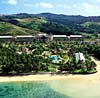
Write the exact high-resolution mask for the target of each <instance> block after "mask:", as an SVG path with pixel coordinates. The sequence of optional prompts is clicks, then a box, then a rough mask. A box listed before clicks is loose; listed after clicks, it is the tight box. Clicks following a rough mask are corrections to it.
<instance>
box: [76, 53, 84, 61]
mask: <svg viewBox="0 0 100 98" xmlns="http://www.w3.org/2000/svg"><path fill="white" fill-rule="evenodd" d="M75 58H76V62H78V61H79V60H81V61H83V62H85V58H84V55H83V53H80V52H78V53H75Z"/></svg>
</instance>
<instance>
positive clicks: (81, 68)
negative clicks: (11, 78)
mask: <svg viewBox="0 0 100 98" xmlns="http://www.w3.org/2000/svg"><path fill="white" fill-rule="evenodd" d="M97 47H98V48H97ZM97 47H96V46H95V47H94V45H93V44H91V45H90V46H89V45H88V44H83V43H78V44H77V43H74V44H73V43H70V45H69V43H66V46H65V45H64V44H63V43H59V44H57V43H53V42H50V43H49V44H46V43H44V42H43V43H40V42H39V43H38V42H34V43H33V44H24V45H23V44H18V43H10V44H8V43H1V44H0V74H2V75H8V74H22V73H30V72H31V73H33V72H41V71H42V72H56V71H57V70H60V71H67V72H69V73H81V74H86V73H94V72H96V64H95V63H94V62H93V61H92V60H91V58H90V56H89V54H95V56H96V57H98V56H99V54H97V53H100V47H99V46H97ZM90 49H91V52H90ZM19 52H21V53H19ZM76 52H82V53H83V54H84V56H85V62H83V61H80V60H79V61H78V62H76V60H75V53H76ZM51 55H57V56H60V57H61V58H62V59H61V61H59V62H58V63H54V62H53V59H51V58H50V56H51Z"/></svg>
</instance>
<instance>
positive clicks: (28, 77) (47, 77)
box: [0, 57, 100, 82]
mask: <svg viewBox="0 0 100 98" xmlns="http://www.w3.org/2000/svg"><path fill="white" fill-rule="evenodd" d="M92 60H93V61H94V62H95V63H96V64H97V71H98V72H97V73H95V74H88V75H72V74H64V75H61V74H59V75H55V74H54V75H52V74H36V75H24V76H5V77H4V76H0V82H22V81H48V80H62V79H64V80H67V79H75V80H76V79H79V80H86V81H93V82H99V81H100V77H99V76H100V61H98V60H96V59H94V58H93V57H92Z"/></svg>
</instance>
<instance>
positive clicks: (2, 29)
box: [0, 22, 38, 35]
mask: <svg viewBox="0 0 100 98" xmlns="http://www.w3.org/2000/svg"><path fill="white" fill-rule="evenodd" d="M36 33H38V32H37V31H34V30H30V29H26V28H22V27H19V26H16V25H13V24H11V23H7V22H0V35H30V34H36Z"/></svg>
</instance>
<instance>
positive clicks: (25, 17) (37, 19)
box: [0, 13, 100, 35]
mask: <svg viewBox="0 0 100 98" xmlns="http://www.w3.org/2000/svg"><path fill="white" fill-rule="evenodd" d="M39 32H44V33H48V34H67V35H70V34H83V33H88V34H99V33H100V16H91V17H84V16H80V15H77V16H73V15H71V16H68V15H61V14H59V15H58V14H51V13H41V14H27V13H20V14H13V15H0V34H1V35H2V34H11V35H13V34H15V35H30V34H37V33H39Z"/></svg>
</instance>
